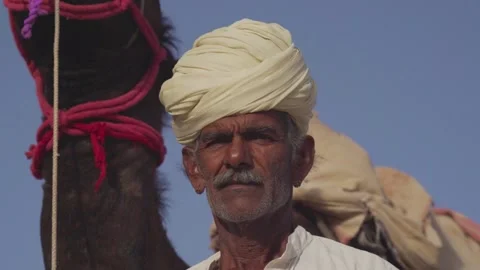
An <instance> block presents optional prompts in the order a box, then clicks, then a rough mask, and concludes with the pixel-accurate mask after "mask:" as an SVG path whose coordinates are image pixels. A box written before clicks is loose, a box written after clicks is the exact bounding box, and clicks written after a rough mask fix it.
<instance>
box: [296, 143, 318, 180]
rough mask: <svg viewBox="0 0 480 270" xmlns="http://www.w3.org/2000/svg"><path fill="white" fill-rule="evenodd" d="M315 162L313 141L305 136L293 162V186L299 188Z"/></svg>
mask: <svg viewBox="0 0 480 270" xmlns="http://www.w3.org/2000/svg"><path fill="white" fill-rule="evenodd" d="M314 160H315V140H314V139H313V138H312V136H310V135H306V136H305V139H304V140H303V143H302V145H301V146H300V147H299V148H298V150H297V154H296V155H295V159H294V160H293V162H294V166H293V170H294V171H293V186H294V187H299V186H300V185H301V184H302V182H303V179H305V177H306V176H307V175H308V173H309V172H310V170H311V169H312V167H313V162H314Z"/></svg>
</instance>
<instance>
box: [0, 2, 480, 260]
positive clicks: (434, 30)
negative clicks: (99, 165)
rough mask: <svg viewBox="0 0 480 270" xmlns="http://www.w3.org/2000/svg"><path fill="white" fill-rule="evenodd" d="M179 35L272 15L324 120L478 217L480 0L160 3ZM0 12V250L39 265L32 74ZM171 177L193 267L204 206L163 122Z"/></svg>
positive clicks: (180, 244) (445, 202)
mask: <svg viewBox="0 0 480 270" xmlns="http://www.w3.org/2000/svg"><path fill="white" fill-rule="evenodd" d="M162 6H163V8H164V12H165V14H167V15H168V16H169V17H170V18H171V19H172V21H173V23H174V24H175V27H176V35H177V37H178V38H179V39H180V40H181V43H180V44H179V47H180V51H181V52H184V51H185V50H186V49H188V48H190V47H191V44H192V43H193V41H194V39H195V38H196V37H198V36H199V35H201V34H203V33H205V32H208V31H210V30H213V29H214V28H218V27H220V26H224V25H228V24H230V23H232V22H234V21H236V20H239V19H241V18H245V17H246V18H251V19H256V20H265V21H272V22H278V23H280V24H282V25H283V26H284V27H286V28H288V29H289V30H290V31H291V32H292V35H293V38H294V41H295V43H296V45H297V46H298V47H299V48H300V49H301V50H302V52H303V54H304V56H305V59H306V61H307V63H308V65H309V67H310V69H311V72H312V74H313V77H314V78H315V80H316V81H317V84H318V87H319V94H318V103H317V106H316V109H317V110H318V111H319V113H320V118H321V119H322V120H323V121H324V122H326V123H327V124H329V125H330V126H332V127H333V128H334V129H336V130H338V131H341V132H343V133H345V134H347V135H349V136H350V137H352V138H353V139H354V140H355V141H357V142H358V143H359V144H361V145H362V146H363V147H365V148H366V149H367V150H368V151H369V153H370V155H371V157H372V159H373V162H374V163H375V164H376V165H384V166H391V167H395V168H398V169H400V170H403V171H405V172H407V173H409V174H411V175H412V176H414V177H415V178H417V179H418V180H419V181H420V182H421V183H422V185H423V186H424V187H425V188H426V189H427V190H428V192H429V193H430V194H431V195H432V196H433V198H434V200H435V202H436V203H437V205H438V206H442V207H450V208H453V209H455V210H458V211H460V212H462V213H464V214H466V215H467V216H469V217H471V218H472V219H473V220H475V221H477V222H480V210H479V209H478V207H475V205H478V199H477V198H476V195H475V194H478V193H479V191H478V190H479V189H480V184H479V183H480V170H479V169H478V168H479V164H478V162H479V160H480V159H479V153H480V143H479V142H478V139H479V138H480V125H479V124H478V122H479V118H480V108H479V107H478V103H479V102H480V91H479V90H480V89H479V88H480V53H479V48H480V35H479V32H478V27H479V25H480V16H478V14H479V13H480V2H479V1H476V0H470V1H468V0H465V1H451V0H449V1H447V0H437V1H408V3H407V2H406V1H378V0H377V1H374V0H371V1H350V2H348V3H347V2H346V1H304V0H297V1H286V0H276V1H252V0H243V1H196V0H195V1H194V0H183V1H163V2H162ZM6 15H7V14H6V10H5V8H3V9H2V10H1V12H0V21H1V22H2V23H1V24H0V34H1V35H0V36H1V39H0V42H1V46H2V47H1V48H2V49H1V50H0V56H1V59H3V60H2V61H1V64H0V71H1V72H0V78H1V80H2V81H3V84H4V86H3V89H4V90H3V91H5V92H4V94H3V96H2V98H1V99H0V104H1V106H0V112H1V113H0V123H2V129H1V130H2V132H1V133H0V147H1V149H2V151H0V160H1V162H0V164H2V172H3V174H4V176H5V177H4V180H3V181H2V182H3V187H4V188H2V189H0V198H1V202H2V203H0V216H1V217H2V220H1V221H0V239H1V242H0V259H1V261H2V266H3V268H4V269H43V265H42V259H41V248H40V238H39V216H40V207H41V198H42V193H41V189H40V187H41V183H42V181H37V180H34V178H33V177H32V176H31V174H30V171H29V166H30V163H29V161H27V160H26V159H25V156H24V151H25V150H26V149H27V148H28V146H29V145H30V144H31V143H33V142H34V136H35V131H36V129H37V126H38V125H39V123H40V114H39V109H38V104H37V100H36V98H35V93H34V87H33V81H32V79H31V78H30V77H29V75H28V72H27V69H26V67H25V65H24V63H23V62H22V60H21V58H20V56H19V53H18V52H17V50H16V48H15V47H14V44H13V40H12V36H11V34H10V33H9V28H8V24H7V16H6ZM164 136H165V137H166V141H167V147H168V155H167V159H166V162H165V163H164V164H163V165H162V167H161V168H160V171H161V172H163V173H164V174H165V175H166V176H167V178H168V181H169V182H170V191H169V192H168V194H167V196H168V199H169V204H170V208H169V211H168V219H167V221H166V223H167V229H168V233H169V236H170V238H171V239H172V241H173V243H174V245H175V246H176V248H177V250H178V252H179V254H180V255H181V256H182V257H183V258H184V259H185V260H186V261H187V262H188V263H189V264H193V263H196V262H199V261H200V260H202V259H204V258H206V257H207V256H208V255H210V254H211V252H210V250H209V249H208V243H209V238H208V227H209V225H210V223H211V220H212V218H211V214H210V211H209V208H208V204H207V202H206V199H205V196H204V195H202V196H198V195H196V194H195V193H194V192H193V190H192V188H191V187H190V185H189V183H188V181H187V179H186V178H185V176H184V175H183V174H182V172H181V170H180V166H181V163H180V146H179V145H178V144H177V143H176V141H175V138H174V137H173V134H172V132H171V130H170V129H166V130H165V131H164Z"/></svg>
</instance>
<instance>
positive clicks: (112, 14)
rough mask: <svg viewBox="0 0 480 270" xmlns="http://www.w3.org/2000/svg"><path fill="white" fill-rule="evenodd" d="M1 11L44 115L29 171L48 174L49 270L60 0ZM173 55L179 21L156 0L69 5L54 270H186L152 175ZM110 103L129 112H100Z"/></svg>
mask: <svg viewBox="0 0 480 270" xmlns="http://www.w3.org/2000/svg"><path fill="white" fill-rule="evenodd" d="M102 3H103V5H102ZM4 4H5V5H6V7H7V8H8V9H9V12H10V13H9V14H10V25H11V29H12V33H13V36H14V38H15V41H16V44H17V47H18V48H19V50H20V53H21V54H22V56H23V58H24V59H25V61H26V64H27V66H28V68H29V71H30V72H31V74H32V76H33V77H34V79H35V80H36V87H37V95H38V97H39V102H40V107H41V109H42V111H43V115H42V122H43V124H42V125H41V126H40V129H39V133H38V134H37V135H38V136H37V140H38V141H37V145H36V146H34V147H32V148H31V149H30V151H29V152H28V154H27V156H28V157H29V158H32V159H33V163H32V172H33V174H34V175H35V176H36V177H37V178H39V179H45V182H44V185H43V205H42V210H41V243H42V251H43V260H44V266H45V269H50V266H51V255H50V251H51V238H50V237H51V204H52V165H51V163H52V159H51V147H49V142H48V141H49V134H50V136H51V128H50V124H51V113H50V111H49V110H50V108H51V106H52V102H51V101H52V67H53V53H52V44H53V29H54V27H53V26H54V21H53V2H52V1H49V0H43V1H42V0H32V2H30V4H29V3H28V1H27V0H4ZM27 17H28V19H27V20H26V18H27ZM25 20H26V21H25ZM24 21H25V22H24ZM175 50H176V48H175V38H174V36H173V26H172V24H171V23H170V22H169V20H168V18H166V17H165V16H163V14H162V11H161V9H160V4H159V2H158V1H155V0H134V2H133V1H130V0H119V1H103V0H66V1H62V2H61V35H60V53H59V58H60V60H59V62H60V75H59V89H60V95H59V96H60V97H59V108H60V110H61V113H60V131H59V133H60V134H61V135H60V142H59V154H60V158H59V163H58V165H59V169H58V175H59V178H58V232H57V239H58V240H57V269H69V270H75V269H83V270H84V269H105V270H106V269H131V270H133V269H155V270H161V269H168V270H172V269H173V270H176V269H178V270H183V269H187V268H188V265H187V264H186V263H185V262H184V261H183V260H182V258H180V257H179V256H178V255H177V253H176V251H175V249H174V247H173V246H172V243H171V242H170V240H169V239H168V237H167V233H166V229H165V227H164V225H163V223H162V222H163V216H164V214H165V199H164V198H163V197H162V194H163V193H164V192H165V190H166V185H165V182H164V180H163V179H161V177H159V175H158V173H157V172H156V169H157V167H158V166H159V165H160V164H161V162H162V160H163V157H164V155H165V151H164V145H163V141H162V137H161V130H162V126H163V125H164V116H165V111H164V108H163V107H162V106H161V104H160V102H159V99H158V94H159V90H160V86H161V84H162V83H163V82H164V81H165V80H167V79H168V78H170V77H171V76H172V72H171V71H172V68H173V66H174V64H175V62H176V58H175V56H174V53H175ZM147 74H149V75H148V76H147ZM131 89H137V90H136V91H133V92H132V91H130V90H131ZM139 89H146V91H145V92H141V91H140V90H139ZM126 93H130V94H131V95H130V96H126V97H125V96H123V100H122V101H121V102H120V101H119V100H118V98H119V97H121V96H122V95H124V94H126ZM142 93H145V94H142ZM143 95H145V96H144V97H143ZM113 98H117V101H118V102H120V103H122V104H120V105H118V104H117V105H118V106H121V105H125V106H124V107H123V108H117V109H110V111H108V112H106V111H105V110H107V109H108V108H107V107H106V106H107V105H105V103H104V104H103V105H102V106H97V108H96V109H95V110H94V109H92V108H93V107H95V106H94V104H95V103H92V102H98V101H106V100H112V99H113ZM43 101H44V102H43ZM118 102H117V103H118ZM97 105H98V104H97ZM110 105H111V104H110ZM82 106H87V107H88V106H90V109H91V110H93V111H94V113H93V114H90V115H89V114H88V113H86V112H84V111H82V110H81V109H80V108H81V107H82ZM127 107H128V108H127ZM73 108H77V109H75V110H76V111H75V110H74V109H73ZM83 109H85V108H83Z"/></svg>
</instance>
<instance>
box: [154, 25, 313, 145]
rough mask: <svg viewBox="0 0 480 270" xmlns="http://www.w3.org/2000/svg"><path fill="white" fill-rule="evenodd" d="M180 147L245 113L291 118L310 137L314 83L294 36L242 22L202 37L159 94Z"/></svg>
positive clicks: (177, 66)
mask: <svg viewBox="0 0 480 270" xmlns="http://www.w3.org/2000/svg"><path fill="white" fill-rule="evenodd" d="M160 101H161V102H162V104H163V105H164V106H165V109H166V111H167V112H168V113H170V114H171V115H172V118H173V131H174V133H175V136H176V137H177V141H178V142H179V143H181V144H184V145H185V144H189V143H191V142H193V141H194V140H195V139H196V138H197V136H198V135H199V134H200V132H201V130H202V129H203V128H204V127H205V126H207V125H209V124H211V123H213V122H215V121H216V120H218V119H220V118H223V117H226V116H231V115H236V114H245V113H254V112H260V111H268V110H277V111H283V112H286V113H288V114H289V115H290V116H291V117H292V119H293V120H294V122H295V123H296V125H297V126H298V128H299V129H300V131H301V133H302V134H306V132H307V130H308V123H309V120H310V118H311V117H312V112H311V111H312V108H313V107H314V106H315V102H316V87H315V82H314V81H313V79H312V78H311V77H310V74H309V70H308V68H307V66H306V65H305V63H304V60H303V57H302V54H301V53H300V51H299V50H298V49H297V48H296V47H295V46H294V44H293V42H292V37H291V35H290V32H289V31H288V30H286V29H285V28H283V27H282V26H280V25H278V24H275V23H264V22H258V21H253V20H250V19H243V20H240V21H237V22H235V23H233V24H232V25H230V26H228V27H222V28H219V29H216V30H213V31H212V32H210V33H207V34H204V35H202V36H200V37H199V38H198V39H197V40H196V41H195V42H194V44H193V48H192V49H190V50H189V51H187V52H186V53H185V54H184V55H183V56H182V57H181V58H180V59H179V60H178V63H177V64H176V65H175V67H174V69H173V77H172V78H171V79H170V80H168V81H166V82H165V83H164V84H163V85H162V88H161V90H160Z"/></svg>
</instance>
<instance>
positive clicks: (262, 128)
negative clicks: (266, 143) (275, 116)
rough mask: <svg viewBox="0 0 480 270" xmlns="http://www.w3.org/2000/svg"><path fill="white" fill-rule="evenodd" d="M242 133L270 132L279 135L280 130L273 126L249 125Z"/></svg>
mask: <svg viewBox="0 0 480 270" xmlns="http://www.w3.org/2000/svg"><path fill="white" fill-rule="evenodd" d="M241 133H268V134H272V135H277V134H278V131H277V129H275V128H274V127H272V126H258V127H248V128H246V129H245V130H244V131H242V132H241Z"/></svg>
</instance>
